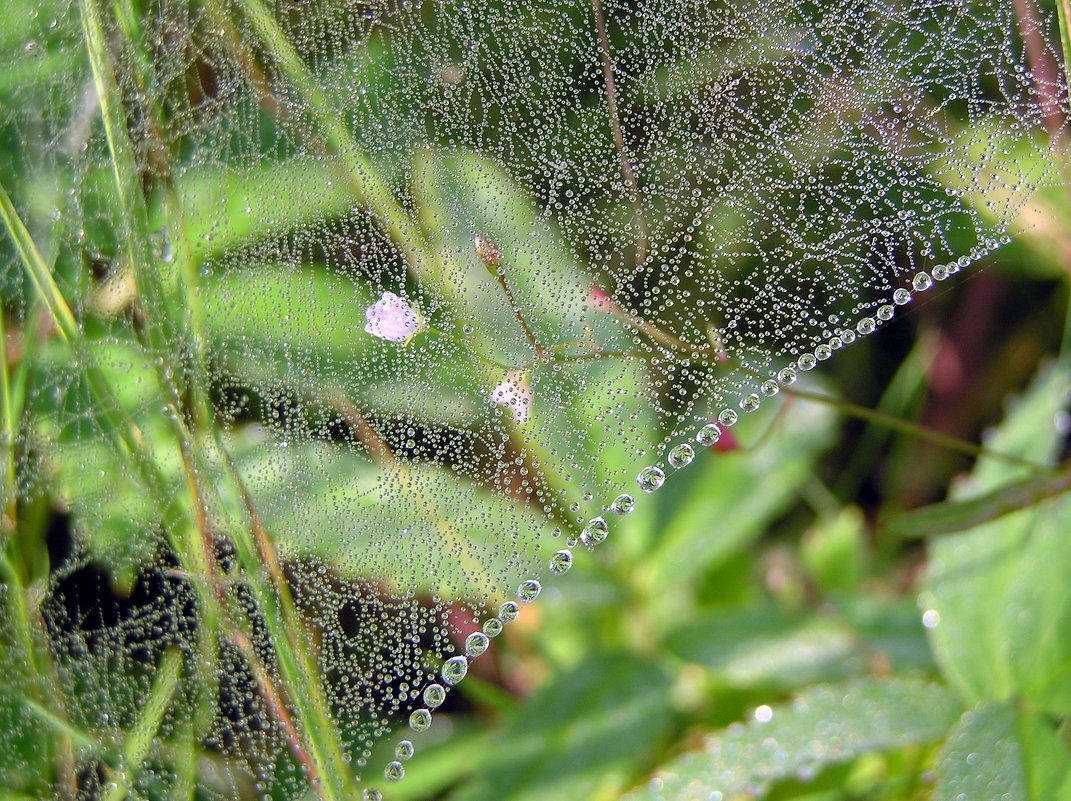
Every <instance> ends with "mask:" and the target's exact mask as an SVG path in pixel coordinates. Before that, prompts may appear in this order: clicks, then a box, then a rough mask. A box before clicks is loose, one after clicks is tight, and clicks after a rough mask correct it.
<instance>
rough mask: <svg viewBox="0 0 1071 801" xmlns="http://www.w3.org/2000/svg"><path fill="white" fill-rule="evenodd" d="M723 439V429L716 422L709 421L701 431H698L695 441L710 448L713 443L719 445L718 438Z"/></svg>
mask: <svg viewBox="0 0 1071 801" xmlns="http://www.w3.org/2000/svg"><path fill="white" fill-rule="evenodd" d="M720 439H721V429H720V428H719V427H718V426H717V424H716V423H707V424H706V425H705V426H703V427H702V428H701V429H699V431H697V432H696V435H695V441H696V442H698V443H699V444H700V445H702V446H703V447H704V448H709V447H710V446H711V445H717V444H718V440H720Z"/></svg>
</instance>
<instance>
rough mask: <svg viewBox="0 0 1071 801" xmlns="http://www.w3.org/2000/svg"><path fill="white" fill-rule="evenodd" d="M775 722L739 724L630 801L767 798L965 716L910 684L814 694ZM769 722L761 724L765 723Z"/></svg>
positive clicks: (949, 701) (931, 688)
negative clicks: (776, 785) (800, 779)
mask: <svg viewBox="0 0 1071 801" xmlns="http://www.w3.org/2000/svg"><path fill="white" fill-rule="evenodd" d="M764 712H765V713H766V714H769V719H768V720H765V722H762V721H759V720H753V721H750V722H748V723H746V724H742V725H741V724H735V725H733V726H731V727H730V728H728V729H725V730H723V731H720V732H717V733H715V734H713V735H711V736H710V737H708V738H707V740H706V742H705V743H704V747H703V748H702V750H698V751H693V752H690V753H688V754H685V755H684V756H682V757H680V758H679V759H677V760H675V761H674V762H671V763H670V764H669V765H667V766H665V767H663V768H661V769H660V770H659V771H658V772H657V773H656V774H655V777H654V778H653V779H652V780H651V781H650V783H649V784H648V785H647V786H646V787H645V788H643V789H639V790H636V791H634V792H633V793H632V794H630V795H629V796H628V798H629V799H630V801H656V800H664V801H670V799H674V800H675V801H709V799H711V798H724V799H731V798H734V797H736V796H737V795H744V794H746V795H747V797H749V798H755V797H761V796H763V795H765V794H766V792H767V791H768V790H769V788H770V785H771V784H772V783H773V782H776V781H779V780H782V779H788V778H792V777H794V776H796V775H797V774H807V775H813V774H814V773H815V772H816V771H817V770H820V769H821V768H822V767H823V766H825V765H829V764H835V763H841V762H848V761H850V760H852V759H854V758H855V757H857V756H859V755H860V754H864V753H866V752H868V751H880V750H886V749H892V748H898V747H901V746H905V745H910V744H914V743H928V742H932V741H934V740H937V739H939V738H941V737H942V736H943V735H944V733H945V732H946V731H947V730H948V728H949V727H950V726H951V725H952V723H953V722H954V721H955V720H956V718H957V716H958V715H959V707H958V704H957V703H956V700H955V699H954V698H953V697H952V695H951V694H950V693H949V692H948V691H947V690H945V689H944V688H943V687H940V686H938V685H936V684H929V683H926V682H921V681H912V680H907V679H891V680H888V681H864V682H860V683H858V684H834V685H823V686H819V687H813V688H811V689H808V690H806V691H805V692H803V693H801V694H800V696H799V697H798V698H797V699H796V700H795V701H794V702H793V703H792V704H786V705H778V706H772V707H769V708H766V709H765V710H764ZM766 714H764V715H763V717H764V718H765V717H766Z"/></svg>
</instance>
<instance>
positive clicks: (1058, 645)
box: [920, 366, 1071, 714]
mask: <svg viewBox="0 0 1071 801" xmlns="http://www.w3.org/2000/svg"><path fill="white" fill-rule="evenodd" d="M1067 389H1068V374H1067V372H1066V370H1064V369H1062V368H1060V367H1058V366H1053V367H1050V368H1048V369H1046V370H1044V371H1043V372H1042V373H1041V374H1040V375H1039V376H1038V378H1037V379H1036V380H1035V382H1034V384H1033V386H1032V387H1031V388H1030V390H1029V392H1028V393H1027V394H1026V395H1025V396H1024V397H1023V398H1022V399H1021V400H1020V401H1019V402H1018V404H1017V405H1016V407H1015V408H1014V409H1013V411H1012V412H1011V413H1010V414H1009V415H1008V417H1007V419H1006V420H1005V422H1004V424H1003V425H1002V426H1001V427H1000V429H999V430H998V431H997V432H996V433H995V434H994V436H993V437H991V438H990V440H989V442H988V443H987V444H988V445H989V446H990V447H992V448H993V449H994V450H998V451H1001V452H1003V453H1009V454H1013V455H1017V456H1021V457H1025V458H1030V459H1034V460H1036V461H1040V462H1045V461H1048V460H1050V459H1051V457H1052V455H1053V453H1054V451H1055V449H1056V447H1057V446H1058V442H1059V439H1060V437H1059V435H1058V432H1057V431H1056V428H1055V426H1054V424H1053V423H1052V420H1053V419H1054V417H1055V415H1056V414H1057V412H1059V411H1061V410H1062V409H1063V408H1064V405H1065V404H1066V397H1067ZM1023 473H1024V469H1023V468H1020V467H1015V466H1012V465H1009V464H1008V463H1000V462H998V461H997V460H993V459H981V460H980V461H979V463H978V465H977V466H976V468H975V470H974V472H973V473H972V475H971V477H970V478H969V479H968V481H966V482H965V483H964V484H963V485H962V486H960V487H959V488H958V489H957V491H956V493H955V498H956V500H959V499H962V498H977V497H979V496H984V495H986V494H987V493H989V492H990V490H991V489H992V488H993V487H999V486H1002V485H1005V484H1006V483H1007V482H1008V481H1015V480H1018V479H1019V478H1020V477H1021V476H1022V475H1023ZM1069 528H1071V497H1069V496H1068V495H1066V494H1064V495H1061V496H1059V497H1057V498H1053V499H1051V500H1049V501H1047V502H1045V503H1042V504H1039V505H1037V506H1034V507H1031V508H1027V509H1024V510H1022V511H1020V512H1016V513H1014V514H1010V515H1007V516H1005V517H1002V518H1000V519H999V520H995V521H993V522H990V523H986V524H983V525H981V526H978V527H976V528H974V529H972V530H971V531H968V532H965V533H963V534H956V535H950V536H943V537H941V538H938V539H935V540H933V541H931V543H930V555H931V559H930V565H929V577H928V579H927V581H926V584H925V591H924V592H923V594H922V595H921V597H920V603H921V604H922V605H923V606H924V607H925V608H926V609H928V610H932V612H934V613H935V614H934V615H933V617H932V620H933V627H932V629H931V642H932V644H933V647H934V652H935V654H936V657H937V661H938V664H939V665H940V667H941V670H942V672H943V673H944V675H945V676H946V677H947V679H948V680H949V682H950V683H951V684H952V686H953V687H954V688H955V689H956V690H957V691H958V692H959V693H960V695H961V696H962V697H963V698H964V699H965V700H966V701H968V702H971V703H973V702H978V701H1001V700H1009V699H1011V698H1013V697H1014V696H1015V695H1017V694H1019V693H1024V694H1025V695H1026V696H1027V697H1028V698H1030V700H1031V701H1032V702H1034V703H1035V704H1037V705H1038V706H1039V707H1040V708H1042V709H1044V710H1046V711H1049V712H1052V713H1054V714H1067V713H1068V712H1071V684H1069V682H1068V681H1067V679H1068V678H1071V637H1069V636H1068V633H1069V632H1071V582H1068V581H1067V571H1066V565H1067V564H1069V563H1071V539H1069V538H1068V537H1067V536H1066V532H1067V531H1068V530H1069Z"/></svg>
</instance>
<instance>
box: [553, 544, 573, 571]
mask: <svg viewBox="0 0 1071 801" xmlns="http://www.w3.org/2000/svg"><path fill="white" fill-rule="evenodd" d="M572 566H573V555H572V553H570V552H569V551H566V550H561V551H558V552H557V553H556V554H554V556H552V557H550V572H551V573H553V574H554V575H556V576H560V575H561V574H562V573H568V572H569V568H571V567H572Z"/></svg>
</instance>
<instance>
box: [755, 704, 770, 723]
mask: <svg viewBox="0 0 1071 801" xmlns="http://www.w3.org/2000/svg"><path fill="white" fill-rule="evenodd" d="M755 720H757V721H758V722H759V723H769V722H770V721H771V720H773V710H772V709H770V707H768V706H767V705H766V704H763V705H762V706H758V707H756V708H755Z"/></svg>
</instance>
